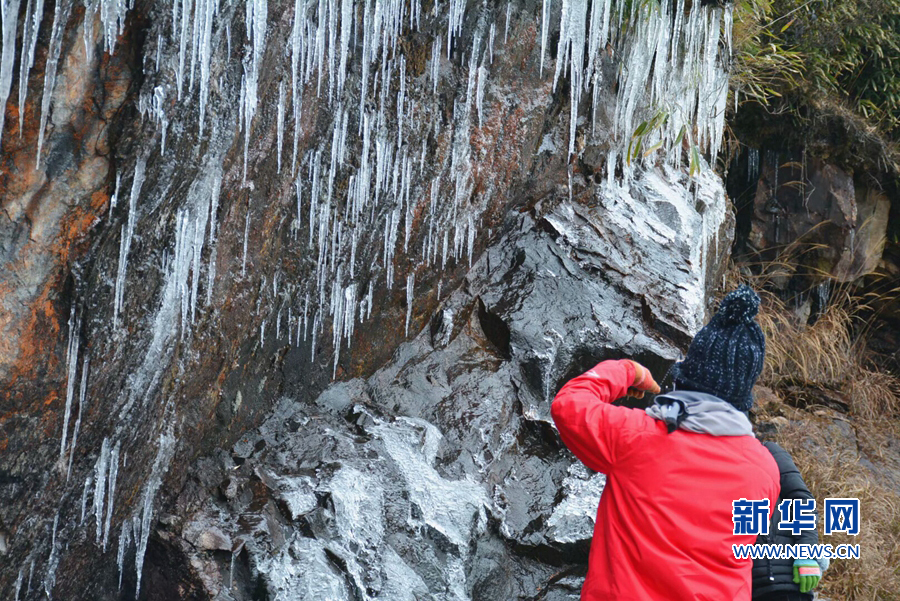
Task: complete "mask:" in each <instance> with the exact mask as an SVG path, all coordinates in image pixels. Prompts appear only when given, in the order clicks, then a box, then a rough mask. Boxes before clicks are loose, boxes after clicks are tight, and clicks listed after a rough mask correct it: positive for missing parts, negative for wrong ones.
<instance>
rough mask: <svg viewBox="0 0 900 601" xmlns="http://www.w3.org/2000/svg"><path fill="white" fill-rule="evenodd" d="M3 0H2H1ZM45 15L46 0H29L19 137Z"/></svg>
mask: <svg viewBox="0 0 900 601" xmlns="http://www.w3.org/2000/svg"><path fill="white" fill-rule="evenodd" d="M0 1H2V0H0ZM43 17H44V0H28V4H27V6H26V8H25V22H24V26H25V30H24V31H23V32H22V53H21V56H20V57H19V60H20V62H19V137H20V138H21V137H22V129H23V127H24V124H25V98H26V97H27V95H28V75H29V74H30V73H31V68H32V67H33V66H34V51H35V48H36V47H37V39H38V34H39V33H40V31H39V30H40V27H41V19H42V18H43ZM2 122H3V117H0V141H2V138H3V125H2Z"/></svg>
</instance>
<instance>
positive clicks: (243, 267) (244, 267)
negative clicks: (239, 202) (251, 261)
mask: <svg viewBox="0 0 900 601" xmlns="http://www.w3.org/2000/svg"><path fill="white" fill-rule="evenodd" d="M249 237H250V207H249V206H248V207H247V216H246V218H245V219H244V252H243V254H242V255H241V277H244V276H245V275H247V238H249Z"/></svg>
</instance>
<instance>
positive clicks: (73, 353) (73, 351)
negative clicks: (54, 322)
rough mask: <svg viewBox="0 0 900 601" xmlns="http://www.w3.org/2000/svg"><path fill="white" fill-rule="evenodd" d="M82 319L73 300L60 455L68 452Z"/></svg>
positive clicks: (70, 316) (70, 315)
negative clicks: (67, 440)
mask: <svg viewBox="0 0 900 601" xmlns="http://www.w3.org/2000/svg"><path fill="white" fill-rule="evenodd" d="M80 329H81V319H80V318H78V317H77V316H76V314H75V301H74V300H73V301H72V309H71V310H70V312H69V344H68V350H67V351H66V410H65V414H64V416H63V429H62V437H61V440H60V445H59V456H60V458H62V456H63V455H65V453H66V439H67V437H68V433H69V417H70V416H71V413H72V399H73V398H74V397H75V382H76V379H75V376H76V372H77V371H78V346H79V343H80V337H79V334H78V332H79V330H80Z"/></svg>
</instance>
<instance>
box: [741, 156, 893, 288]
mask: <svg viewBox="0 0 900 601" xmlns="http://www.w3.org/2000/svg"><path fill="white" fill-rule="evenodd" d="M784 159H785V156H784V155H781V156H780V157H779V155H777V154H776V153H774V152H769V153H766V156H765V157H764V158H763V161H762V165H761V166H759V165H758V163H757V166H758V167H759V174H758V182H757V184H756V193H755V195H754V197H753V216H752V221H751V224H750V232H749V235H748V236H747V240H746V245H747V249H746V250H747V251H748V252H751V253H754V254H755V256H757V257H759V258H761V259H763V260H769V261H771V260H775V259H776V258H778V257H779V256H780V257H781V258H782V259H784V258H786V257H791V258H792V261H796V262H797V264H799V265H800V266H801V271H803V272H804V275H807V276H809V277H811V278H812V280H813V281H812V283H816V282H818V281H822V280H823V278H833V279H835V280H836V281H838V282H852V281H854V280H856V279H858V278H860V277H862V276H864V275H866V274H869V273H871V272H872V271H874V270H875V268H876V267H878V264H879V262H880V261H881V258H882V253H883V250H884V243H885V235H886V231H887V225H888V213H889V210H890V201H889V200H888V198H887V197H886V196H885V195H884V194H882V193H881V192H879V191H877V190H875V189H872V188H869V187H867V186H865V185H864V184H863V183H861V182H856V181H854V178H853V176H852V174H850V173H847V172H845V171H843V170H842V169H841V168H839V167H837V166H835V165H831V164H829V163H826V162H824V161H822V160H819V159H811V160H808V161H806V160H803V159H801V160H797V161H792V160H787V161H785V160H784ZM758 161H759V159H758V158H757V162H758Z"/></svg>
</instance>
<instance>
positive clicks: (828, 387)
mask: <svg viewBox="0 0 900 601" xmlns="http://www.w3.org/2000/svg"><path fill="white" fill-rule="evenodd" d="M731 275H732V277H731V278H730V279H731V281H732V282H735V284H734V285H733V287H736V286H737V283H738V282H747V283H749V284H750V285H751V286H752V287H753V288H755V289H756V290H757V292H759V295H760V298H761V301H762V302H761V304H760V310H759V315H758V318H757V319H758V322H759V324H760V327H761V328H762V330H763V333H764V334H765V336H766V362H765V366H764V368H763V373H762V375H761V376H760V379H759V383H760V384H762V385H764V386H768V387H769V388H772V389H773V390H775V391H777V392H778V393H779V394H780V395H781V396H782V398H786V399H794V400H797V401H798V402H799V403H800V404H802V405H806V404H809V403H810V399H815V398H817V397H823V396H825V397H827V398H828V399H830V400H831V402H832V405H833V404H835V403H837V404H840V405H846V406H847V408H848V409H849V412H850V414H851V415H853V416H854V417H857V418H860V419H864V420H873V419H876V418H885V417H900V378H898V377H897V376H895V375H893V374H890V373H886V372H882V371H878V370H877V369H875V368H874V364H873V362H872V361H871V360H870V358H869V356H868V351H867V348H866V342H867V335H868V333H869V331H870V323H869V322H867V321H865V320H864V319H863V318H862V317H861V315H863V314H865V313H866V312H867V309H868V305H866V304H865V303H864V301H863V299H861V298H858V297H855V296H853V295H851V294H850V293H849V292H848V291H847V290H846V289H843V290H838V291H836V292H835V293H833V294H832V303H831V304H830V305H829V306H828V307H827V308H826V309H825V311H824V312H823V313H822V314H821V315H819V317H818V318H817V319H816V320H815V322H814V323H812V324H811V325H809V324H807V323H805V322H804V321H801V320H800V319H799V318H798V317H797V315H796V314H795V313H794V312H793V311H791V310H790V309H789V308H788V306H786V305H785V303H784V302H782V301H781V300H780V299H779V298H778V297H777V296H775V295H774V294H772V293H769V292H767V291H765V290H764V289H762V288H763V284H765V283H766V280H767V279H772V278H775V277H783V275H785V274H783V273H782V270H780V269H779V268H778V266H777V265H774V264H773V265H772V266H769V268H768V269H766V270H765V271H764V275H762V276H757V277H755V278H750V277H747V276H740V275H739V274H738V273H737V271H736V270H732V272H731ZM826 404H828V403H826Z"/></svg>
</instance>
